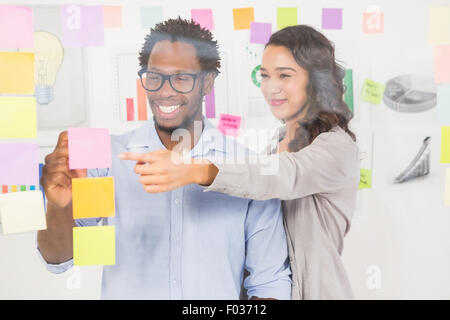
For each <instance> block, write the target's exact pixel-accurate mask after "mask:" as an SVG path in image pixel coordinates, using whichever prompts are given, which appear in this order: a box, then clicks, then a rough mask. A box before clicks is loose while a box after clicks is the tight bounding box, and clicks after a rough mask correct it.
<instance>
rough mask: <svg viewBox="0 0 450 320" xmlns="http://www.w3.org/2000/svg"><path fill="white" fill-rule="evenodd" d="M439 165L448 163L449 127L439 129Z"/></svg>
mask: <svg viewBox="0 0 450 320" xmlns="http://www.w3.org/2000/svg"><path fill="white" fill-rule="evenodd" d="M441 163H450V127H441Z"/></svg>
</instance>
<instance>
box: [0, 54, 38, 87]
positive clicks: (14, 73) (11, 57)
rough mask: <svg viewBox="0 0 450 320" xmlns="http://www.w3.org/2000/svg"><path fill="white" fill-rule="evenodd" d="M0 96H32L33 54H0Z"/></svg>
mask: <svg viewBox="0 0 450 320" xmlns="http://www.w3.org/2000/svg"><path fill="white" fill-rule="evenodd" d="M0 70H1V73H0V94H34V53H30V52H0Z"/></svg>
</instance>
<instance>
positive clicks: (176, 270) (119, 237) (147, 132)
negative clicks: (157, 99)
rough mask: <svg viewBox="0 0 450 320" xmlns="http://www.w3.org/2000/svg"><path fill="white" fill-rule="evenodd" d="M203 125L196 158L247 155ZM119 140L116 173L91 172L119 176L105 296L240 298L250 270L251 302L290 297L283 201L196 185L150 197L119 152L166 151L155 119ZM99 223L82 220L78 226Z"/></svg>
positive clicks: (110, 220)
mask: <svg viewBox="0 0 450 320" xmlns="http://www.w3.org/2000/svg"><path fill="white" fill-rule="evenodd" d="M203 120H204V124H205V130H204V131H203V133H202V135H201V137H200V141H199V142H198V143H197V144H196V145H195V147H194V148H193V149H192V150H191V156H192V157H204V158H217V157H228V156H230V155H236V154H239V153H245V152H247V150H246V149H245V148H244V147H242V146H240V145H239V144H237V143H236V142H235V140H234V139H231V138H229V137H226V136H224V135H222V134H221V133H220V132H219V131H218V130H217V129H216V128H215V127H214V126H213V125H212V124H211V123H210V122H209V121H207V120H206V119H203ZM205 132H206V133H207V134H205ZM211 133H213V134H211ZM217 137H220V139H217ZM214 138H215V139H214ZM111 143H112V149H111V150H112V168H111V169H95V170H88V177H104V176H112V177H114V186H115V204H116V214H115V216H114V217H110V218H104V219H102V220H103V221H102V222H103V224H104V225H115V227H116V264H115V265H114V266H104V267H103V279H102V298H103V299H239V294H240V290H241V284H242V280H243V275H244V268H246V269H247V270H248V271H249V272H250V275H249V276H248V277H247V278H246V279H245V281H244V287H245V288H246V289H247V293H248V295H249V297H252V296H257V297H272V298H276V299H290V295H291V279H290V275H291V271H290V267H289V263H288V252H287V242H286V235H285V231H284V228H283V221H282V214H281V208H280V201H279V200H267V201H253V200H248V199H244V198H236V197H231V196H228V195H225V194H222V193H218V192H203V191H204V188H203V187H201V186H198V185H194V184H192V185H187V186H185V187H182V188H178V189H176V190H173V191H170V192H165V193H155V194H150V193H147V192H145V191H144V190H143V187H142V185H141V183H140V182H139V181H138V179H139V175H137V174H136V173H135V172H134V166H135V162H133V161H124V160H120V159H119V158H118V154H120V153H122V152H130V151H133V152H135V151H138V150H139V151H141V152H149V151H153V150H158V149H165V147H164V145H163V144H162V143H161V141H160V139H159V136H158V134H157V132H156V129H155V125H154V122H153V120H150V121H148V122H147V123H146V124H144V125H143V126H142V127H140V128H139V129H136V130H133V131H130V132H128V133H126V134H123V135H120V136H112V138H111ZM99 222H100V219H80V220H76V224H77V225H78V226H93V225H97V224H98V223H99ZM41 257H42V256H41ZM72 265H73V260H70V261H67V262H64V263H62V264H59V265H51V264H47V268H48V270H50V271H51V272H54V273H61V272H64V271H66V270H67V269H69V268H70V267H71V266H72Z"/></svg>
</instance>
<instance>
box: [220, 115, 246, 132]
mask: <svg viewBox="0 0 450 320" xmlns="http://www.w3.org/2000/svg"><path fill="white" fill-rule="evenodd" d="M240 126H241V117H239V116H233V115H231V114H221V115H220V120H219V125H218V129H219V130H220V132H222V133H223V134H225V135H230V136H234V137H237V135H238V134H239V128H240Z"/></svg>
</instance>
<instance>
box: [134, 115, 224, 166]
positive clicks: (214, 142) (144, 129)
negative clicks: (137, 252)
mask: <svg viewBox="0 0 450 320" xmlns="http://www.w3.org/2000/svg"><path fill="white" fill-rule="evenodd" d="M202 119H203V123H204V125H205V126H204V128H203V131H202V134H201V136H200V139H199V141H198V142H197V144H196V145H195V146H194V148H193V149H192V150H191V156H193V157H195V156H200V155H206V154H207V153H208V152H209V151H220V152H223V153H227V151H226V139H227V138H226V136H225V135H223V134H222V132H220V130H218V129H217V128H216V127H215V126H214V125H213V124H212V123H211V122H210V121H209V120H208V119H206V118H205V117H204V116H203V117H202ZM205 132H208V134H207V135H205ZM126 148H127V149H128V150H130V151H132V150H134V151H137V150H139V151H141V152H145V151H146V150H147V151H149V150H159V149H166V147H165V146H164V145H163V144H162V142H161V140H160V139H159V136H158V133H157V132H156V128H155V122H154V120H153V119H149V120H148V121H147V122H146V123H145V124H144V125H142V126H141V127H140V128H138V129H136V130H134V131H133V132H132V133H131V136H130V138H129V140H128V143H127V145H126Z"/></svg>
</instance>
